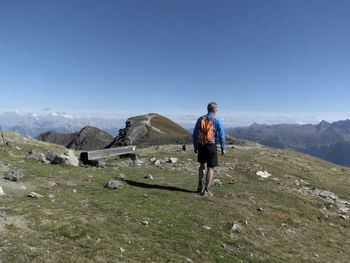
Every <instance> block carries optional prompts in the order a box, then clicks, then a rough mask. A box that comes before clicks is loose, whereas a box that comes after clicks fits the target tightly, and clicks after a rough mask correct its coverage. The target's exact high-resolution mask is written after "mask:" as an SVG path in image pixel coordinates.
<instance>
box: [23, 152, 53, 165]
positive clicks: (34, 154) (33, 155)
mask: <svg viewBox="0 0 350 263" xmlns="http://www.w3.org/2000/svg"><path fill="white" fill-rule="evenodd" d="M27 157H28V158H32V159H35V160H38V161H41V162H43V163H49V161H48V160H46V155H45V154H43V153H39V152H36V151H34V150H31V151H30V152H28V153H27Z"/></svg>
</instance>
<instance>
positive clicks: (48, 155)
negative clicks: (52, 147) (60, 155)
mask: <svg viewBox="0 0 350 263" xmlns="http://www.w3.org/2000/svg"><path fill="white" fill-rule="evenodd" d="M56 156H57V153H54V152H47V153H46V155H45V157H46V159H47V160H48V161H50V162H52V161H53V160H54V159H55V157H56Z"/></svg>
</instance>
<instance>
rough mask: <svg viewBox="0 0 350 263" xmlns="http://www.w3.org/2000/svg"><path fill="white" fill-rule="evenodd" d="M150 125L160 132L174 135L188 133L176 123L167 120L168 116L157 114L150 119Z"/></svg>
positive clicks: (187, 134) (185, 134) (186, 134)
mask: <svg viewBox="0 0 350 263" xmlns="http://www.w3.org/2000/svg"><path fill="white" fill-rule="evenodd" d="M151 125H152V126H154V127H156V128H158V129H160V130H161V131H162V132H164V133H166V134H169V135H175V136H189V135H190V133H189V132H188V131H187V130H186V129H184V128H183V127H181V126H180V125H178V124H177V123H175V122H173V121H171V120H169V119H168V118H166V117H164V116H161V115H157V116H155V117H153V118H152V119H151Z"/></svg>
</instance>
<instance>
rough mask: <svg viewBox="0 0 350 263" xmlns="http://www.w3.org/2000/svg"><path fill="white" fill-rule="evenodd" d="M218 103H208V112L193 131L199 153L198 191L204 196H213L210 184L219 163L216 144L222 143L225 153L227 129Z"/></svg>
mask: <svg viewBox="0 0 350 263" xmlns="http://www.w3.org/2000/svg"><path fill="white" fill-rule="evenodd" d="M217 107H218V106H217V104H216V103H215V102H210V103H209V104H208V107H207V109H208V113H207V114H206V115H204V116H202V117H200V118H198V120H197V123H196V126H195V127H194V131H193V146H194V151H195V153H198V162H199V163H200V166H199V170H198V188H197V192H198V193H201V194H202V195H204V196H213V193H212V192H211V190H210V186H211V184H212V181H213V177H214V167H216V166H218V165H219V162H218V154H217V148H216V145H217V144H218V143H220V144H221V154H222V155H224V154H225V131H224V126H223V125H222V122H221V120H220V118H219V117H217V116H216V112H217ZM205 164H207V173H206V179H205V187H204V189H203V177H204V174H205Z"/></svg>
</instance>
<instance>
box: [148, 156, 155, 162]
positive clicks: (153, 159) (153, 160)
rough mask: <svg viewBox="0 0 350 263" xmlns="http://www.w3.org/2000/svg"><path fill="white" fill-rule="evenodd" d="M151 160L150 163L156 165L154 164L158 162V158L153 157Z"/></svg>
mask: <svg viewBox="0 0 350 263" xmlns="http://www.w3.org/2000/svg"><path fill="white" fill-rule="evenodd" d="M149 160H150V162H152V163H154V162H155V161H156V160H157V158H156V157H153V158H151V159H149Z"/></svg>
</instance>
